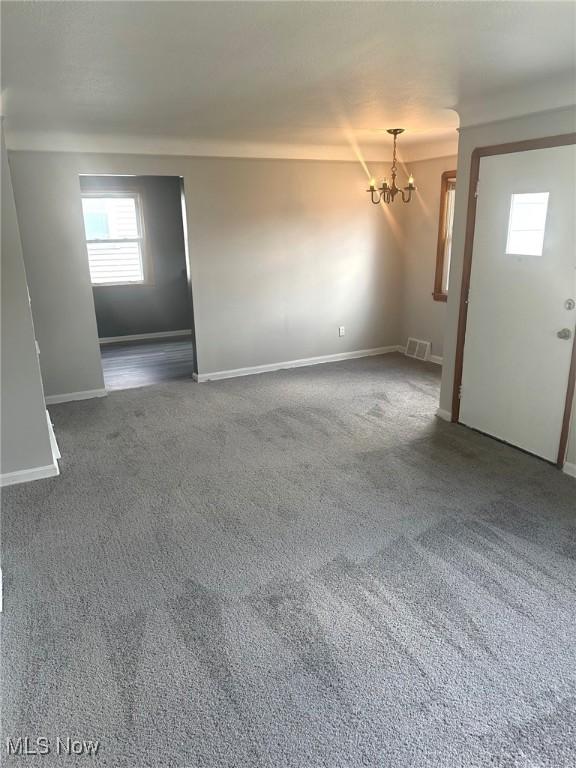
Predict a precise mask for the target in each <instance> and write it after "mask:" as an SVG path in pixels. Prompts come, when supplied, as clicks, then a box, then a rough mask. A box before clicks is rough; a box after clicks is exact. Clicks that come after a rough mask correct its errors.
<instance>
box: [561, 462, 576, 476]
mask: <svg viewBox="0 0 576 768" xmlns="http://www.w3.org/2000/svg"><path fill="white" fill-rule="evenodd" d="M562 472H565V473H566V474H567V475H570V477H576V464H572V463H570V462H569V461H566V462H565V463H564V466H563V467H562Z"/></svg>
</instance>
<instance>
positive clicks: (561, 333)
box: [556, 328, 572, 340]
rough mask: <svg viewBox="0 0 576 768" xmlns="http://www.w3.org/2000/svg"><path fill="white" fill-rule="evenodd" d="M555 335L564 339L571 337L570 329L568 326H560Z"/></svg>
mask: <svg viewBox="0 0 576 768" xmlns="http://www.w3.org/2000/svg"><path fill="white" fill-rule="evenodd" d="M556 336H558V338H559V339H565V340H567V339H571V338H572V331H571V330H570V328H562V330H561V331H558V333H557V334H556Z"/></svg>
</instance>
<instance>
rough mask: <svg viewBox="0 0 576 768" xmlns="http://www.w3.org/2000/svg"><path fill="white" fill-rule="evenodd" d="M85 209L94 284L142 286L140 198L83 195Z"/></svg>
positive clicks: (143, 277) (142, 262) (134, 196)
mask: <svg viewBox="0 0 576 768" xmlns="http://www.w3.org/2000/svg"><path fill="white" fill-rule="evenodd" d="M82 209H83V213H84V228H85V230H86V245H87V248H88V262H89V265H90V277H91V280H92V284H93V285H127V284H134V283H143V282H144V280H145V274H144V259H143V237H142V223H141V222H142V218H141V210H140V199H139V197H138V195H135V194H117V195H84V196H83V197H82Z"/></svg>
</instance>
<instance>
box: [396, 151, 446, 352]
mask: <svg viewBox="0 0 576 768" xmlns="http://www.w3.org/2000/svg"><path fill="white" fill-rule="evenodd" d="M456 164H457V158H456V157H441V158H435V159H432V160H421V161H419V162H414V163H410V165H409V166H408V170H409V172H410V173H412V174H413V175H414V179H415V181H416V185H417V187H418V189H417V192H416V196H415V197H414V198H413V199H412V201H411V202H410V203H409V204H408V205H403V204H402V203H399V202H396V203H395V205H396V206H398V208H397V211H398V214H399V217H400V218H399V221H400V225H401V227H402V233H403V238H402V241H403V249H402V251H403V255H402V263H403V291H402V338H401V343H402V344H406V340H407V339H408V337H410V336H412V337H414V338H417V339H423V340H425V341H431V342H432V350H431V352H432V354H433V355H435V356H437V357H442V354H443V342H444V322H445V318H446V303H445V302H442V301H434V298H433V296H432V293H433V290H434V274H435V271H436V249H437V242H438V223H439V215H440V184H441V179H442V174H443V173H444V171H454V170H456Z"/></svg>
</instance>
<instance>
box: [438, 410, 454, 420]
mask: <svg viewBox="0 0 576 768" xmlns="http://www.w3.org/2000/svg"><path fill="white" fill-rule="evenodd" d="M436 416H438V418H439V419H442V421H452V414H451V413H450V411H445V410H444V408H438V409H437V411H436Z"/></svg>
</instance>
